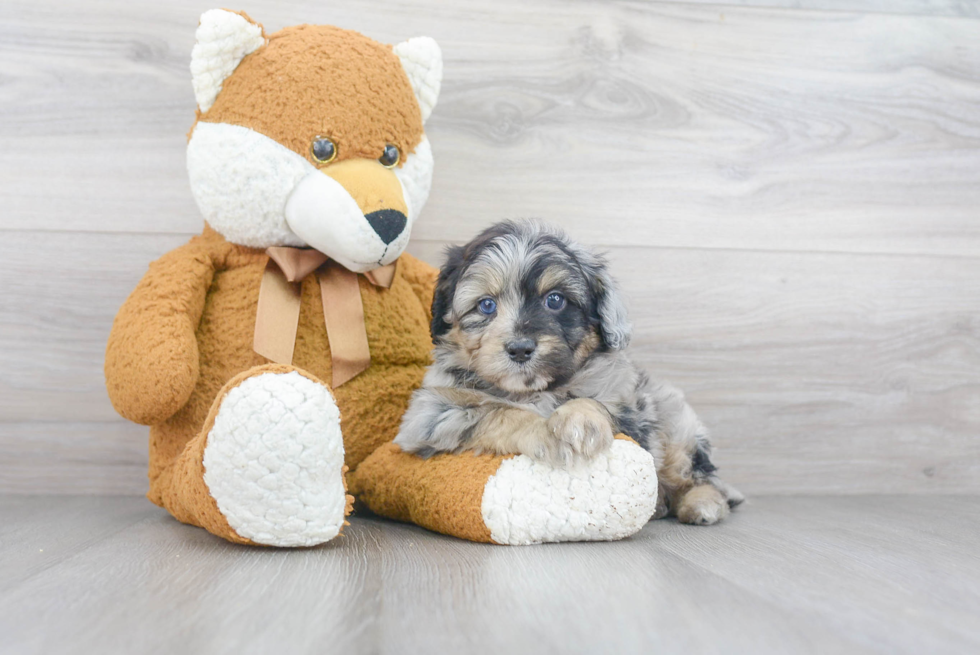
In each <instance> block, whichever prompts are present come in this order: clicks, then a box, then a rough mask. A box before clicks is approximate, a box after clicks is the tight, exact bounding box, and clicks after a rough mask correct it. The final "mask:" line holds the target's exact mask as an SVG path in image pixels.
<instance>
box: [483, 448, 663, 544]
mask: <svg viewBox="0 0 980 655" xmlns="http://www.w3.org/2000/svg"><path fill="white" fill-rule="evenodd" d="M656 506H657V467H656V464H655V463H654V461H653V456H652V455H651V454H650V453H649V452H647V451H646V450H644V449H643V448H641V447H640V446H638V445H636V444H635V443H633V442H631V441H625V440H622V439H617V440H616V441H615V442H613V445H612V447H611V448H610V449H609V450H608V451H607V452H606V453H605V454H603V455H600V456H599V457H597V458H596V459H595V460H594V461H593V462H592V463H591V464H590V465H588V466H580V467H578V468H576V469H574V470H564V469H554V468H552V467H550V466H548V465H546V464H542V463H539V462H536V461H534V460H532V459H531V458H529V457H527V456H525V455H519V456H517V457H513V458H511V459H508V460H505V461H504V462H503V463H502V464H501V465H500V468H499V469H498V470H497V473H496V474H494V476H493V477H491V478H490V479H489V480H488V481H487V486H486V488H485V489H484V492H483V506H482V509H483V520H484V522H485V523H486V526H487V528H489V530H490V537H491V539H493V540H494V541H495V542H497V543H498V544H506V545H513V546H517V545H526V544H537V543H542V542H555V541H612V540H615V539H622V538H623V537H628V536H629V535H631V534H634V533H635V532H637V531H639V530H640V528H642V527H643V526H644V525H646V523H647V521H649V520H650V517H652V516H653V513H654V510H655V509H656Z"/></svg>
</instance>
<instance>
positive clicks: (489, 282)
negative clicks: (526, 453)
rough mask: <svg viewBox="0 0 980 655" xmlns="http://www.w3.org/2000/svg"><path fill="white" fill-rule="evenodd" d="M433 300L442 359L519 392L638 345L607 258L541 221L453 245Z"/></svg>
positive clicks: (494, 230)
mask: <svg viewBox="0 0 980 655" xmlns="http://www.w3.org/2000/svg"><path fill="white" fill-rule="evenodd" d="M448 255H449V256H448V261H447V262H446V265H445V266H444V267H443V269H442V271H441V272H440V275H439V282H438V285H437V286H436V292H435V297H434V299H433V303H432V337H433V340H434V341H435V343H436V345H437V347H438V350H437V356H438V357H440V358H442V363H443V364H445V365H447V366H449V367H451V368H455V369H459V370H463V371H467V372H470V373H473V374H475V375H477V376H478V377H479V378H481V379H482V380H485V381H486V382H489V383H490V384H493V385H494V386H497V387H499V388H500V389H503V390H504V391H507V392H511V393H526V392H530V391H541V390H544V389H548V388H554V387H555V386H558V385H560V384H562V383H563V382H565V381H567V380H568V379H569V377H571V375H572V374H573V373H574V372H575V371H576V370H577V369H578V368H579V366H581V364H582V362H584V361H585V360H586V359H587V358H588V357H589V355H591V354H592V353H593V352H596V351H602V350H620V349H622V348H625V347H626V345H627V344H628V343H629V338H630V324H629V321H628V318H627V314H626V307H625V305H624V304H623V301H622V298H621V296H620V294H619V291H618V289H617V288H616V286H615V284H614V283H613V281H612V279H611V278H610V277H609V274H608V272H607V269H606V264H605V262H604V261H603V259H602V258H601V257H599V256H598V255H596V254H594V253H592V252H591V251H589V250H587V249H586V248H584V247H582V246H581V245H579V244H576V243H573V242H571V241H570V240H569V239H568V237H566V236H565V235H564V234H563V233H562V232H561V231H560V230H557V229H555V228H553V227H550V226H547V225H544V224H542V223H538V222H533V221H523V222H517V223H515V222H509V221H508V222H504V223H500V224H498V225H495V226H493V227H491V228H489V229H487V230H485V231H484V232H482V233H481V234H480V235H479V236H477V237H476V239H474V240H473V241H471V242H470V243H469V244H467V245H465V246H462V247H454V248H451V249H450V250H449V253H448Z"/></svg>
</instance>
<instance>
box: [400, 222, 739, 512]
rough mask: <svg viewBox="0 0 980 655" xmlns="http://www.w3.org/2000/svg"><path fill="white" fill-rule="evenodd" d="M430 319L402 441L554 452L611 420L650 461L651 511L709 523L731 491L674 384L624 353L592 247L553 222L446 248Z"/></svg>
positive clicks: (565, 455)
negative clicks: (653, 482) (653, 376)
mask: <svg viewBox="0 0 980 655" xmlns="http://www.w3.org/2000/svg"><path fill="white" fill-rule="evenodd" d="M558 297H560V302H559V298H558ZM487 301H491V302H489V303H488V302H487ZM491 305H492V307H493V311H487V310H488V309H490V308H491ZM431 327H432V338H433V342H434V344H435V350H434V354H433V357H434V364H433V365H432V366H431V367H430V368H429V370H428V371H427V373H426V376H425V379H424V381H423V386H422V388H421V389H419V390H417V391H416V392H415V394H414V395H413V396H412V401H411V404H410V406H409V408H408V411H407V412H406V414H405V416H404V418H403V419H402V425H401V429H400V432H399V434H398V437H397V438H396V439H395V443H397V444H399V445H400V446H401V448H402V449H403V450H405V451H408V452H413V453H417V454H419V455H421V456H423V457H427V456H430V455H432V454H435V453H439V452H459V451H463V450H477V451H481V450H482V451H489V452H495V453H500V454H509V453H521V454H526V455H529V456H531V457H535V458H537V459H541V460H545V461H549V462H551V463H552V464H554V465H568V464H571V463H572V462H573V461H575V460H576V459H583V458H584V459H588V458H591V457H593V456H595V455H596V454H598V453H600V452H602V451H603V450H605V449H606V448H608V447H609V445H610V444H611V443H612V439H613V435H614V434H616V433H624V434H626V435H629V436H630V437H632V438H633V439H634V440H635V441H636V442H637V443H639V444H640V445H641V446H643V447H644V448H646V449H647V450H649V451H650V452H651V453H652V454H653V456H654V458H655V460H656V462H657V470H658V474H659V479H660V487H661V493H660V496H659V498H660V500H659V506H658V511H657V517H660V516H665V515H668V514H673V515H676V516H678V518H679V519H680V520H682V521H684V522H688V523H697V524H710V523H714V522H716V521H718V520H720V519H721V518H724V517H725V516H726V515H727V513H728V511H729V508H730V507H734V506H736V505H737V504H739V503H740V502H741V501H742V499H743V498H742V495H741V494H740V493H739V492H738V491H736V490H735V489H734V488H732V487H730V486H728V485H727V484H725V483H724V482H722V481H721V480H720V479H719V478H718V477H717V475H716V471H717V469H716V467H715V465H714V464H713V463H712V462H711V457H710V455H711V446H710V443H709V441H708V436H707V431H706V430H705V428H704V426H703V425H702V424H701V421H700V420H699V419H698V417H697V415H696V414H695V413H694V411H693V410H692V409H691V407H690V406H689V405H688V404H687V403H686V402H685V400H684V396H683V394H682V393H681V392H680V391H679V390H677V389H675V388H674V387H671V386H670V385H667V384H665V383H662V382H654V381H651V380H650V378H649V377H648V376H647V375H646V373H644V372H642V371H640V370H638V369H637V368H636V367H635V366H634V365H633V363H632V362H631V361H630V360H629V358H628V357H627V355H626V352H625V350H626V347H627V345H628V344H629V340H630V335H631V331H632V330H631V326H630V323H629V320H628V317H627V312H626V307H625V305H624V303H623V300H622V297H621V295H620V293H619V290H618V289H617V287H616V284H615V283H614V281H613V280H612V279H611V278H610V276H609V273H608V270H607V266H606V263H605V261H604V260H603V259H602V258H601V257H600V256H598V255H596V254H594V253H593V252H591V251H589V250H587V249H586V248H584V247H582V246H581V245H579V244H576V243H574V242H573V241H571V240H569V239H568V237H566V236H565V235H564V233H562V232H561V231H560V230H557V229H555V228H552V227H549V226H547V225H544V224H542V223H538V222H534V221H522V222H509V221H508V222H503V223H500V224H497V225H494V226H493V227H491V228H489V229H487V230H485V231H484V232H482V233H481V234H480V235H479V236H477V237H476V239H474V240H473V241H471V242H470V243H468V244H467V245H465V246H457V247H453V248H450V249H449V252H448V259H447V261H446V264H445V266H443V268H442V271H441V272H440V275H439V281H438V284H437V286H436V290H435V296H434V299H433V303H432V326H431Z"/></svg>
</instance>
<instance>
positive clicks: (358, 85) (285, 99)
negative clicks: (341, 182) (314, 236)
mask: <svg viewBox="0 0 980 655" xmlns="http://www.w3.org/2000/svg"><path fill="white" fill-rule="evenodd" d="M199 120H202V121H207V122H209V123H232V124H234V125H241V126H243V127H248V128H250V129H253V130H255V131H256V132H259V133H260V134H264V135H265V136H267V137H269V138H271V139H273V140H275V141H278V142H279V143H281V144H282V145H284V146H286V147H287V148H289V149H290V150H292V151H293V152H296V153H298V154H299V155H301V156H302V157H304V158H306V159H307V160H308V161H309V162H310V163H311V164H313V165H316V164H317V162H316V161H315V160H314V159H313V156H312V154H311V153H310V144H311V143H312V142H313V139H314V137H316V136H318V135H319V136H327V137H330V138H331V139H333V141H334V143H335V144H336V145H337V159H336V161H337V162H340V161H343V160H346V159H358V158H361V159H368V160H375V159H377V158H378V157H380V156H381V154H382V152H384V147H385V145H386V144H388V143H391V144H393V145H395V146H397V147H398V149H399V150H400V151H401V153H402V162H404V161H405V156H406V155H408V154H410V153H412V152H413V151H414V150H415V147H416V146H417V145H418V144H419V142H420V141H421V140H422V134H423V128H422V113H421V111H420V110H419V106H418V101H417V100H416V99H415V95H414V93H413V92H412V86H411V84H410V82H409V81H408V76H407V75H406V74H405V71H404V69H403V68H402V65H401V61H400V60H399V59H398V57H397V56H396V55H395V54H394V52H392V49H391V46H388V45H384V44H381V43H378V42H376V41H374V40H372V39H369V38H367V37H366V36H364V35H362V34H358V33H357V32H352V31H349V30H342V29H340V28H337V27H332V26H329V25H297V26H294V27H287V28H284V29H282V30H280V31H278V32H276V33H274V34H272V35H271V36H269V42H268V44H267V45H265V46H263V47H261V48H259V49H258V50H256V51H255V52H253V53H252V54H250V55H248V56H246V57H245V58H244V59H243V60H242V62H241V63H240V64H239V65H238V67H237V68H236V69H235V72H234V73H232V75H231V76H230V77H229V78H228V79H226V80H225V81H224V83H223V85H222V89H221V93H219V94H218V97H217V99H216V100H215V102H214V105H213V106H212V107H211V109H209V110H208V111H207V112H205V113H204V114H202V115H200V116H199Z"/></svg>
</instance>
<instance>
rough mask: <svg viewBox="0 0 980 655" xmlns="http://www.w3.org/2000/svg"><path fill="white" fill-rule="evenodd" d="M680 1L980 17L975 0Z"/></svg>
mask: <svg viewBox="0 0 980 655" xmlns="http://www.w3.org/2000/svg"><path fill="white" fill-rule="evenodd" d="M670 1H671V2H676V3H680V4H703V5H713V6H717V5H719V4H726V5H735V6H738V7H768V8H773V9H789V10H796V9H803V10H808V11H840V12H862V13H863V12H876V13H885V14H911V15H920V16H950V17H962V18H980V5H978V4H977V3H976V2H975V1H974V0H725V2H724V3H719V2H717V1H716V0H670Z"/></svg>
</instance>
